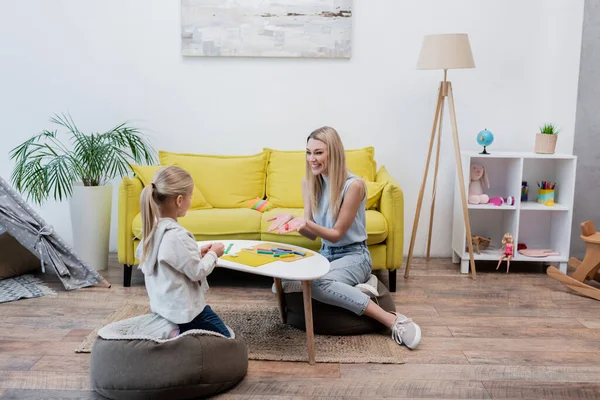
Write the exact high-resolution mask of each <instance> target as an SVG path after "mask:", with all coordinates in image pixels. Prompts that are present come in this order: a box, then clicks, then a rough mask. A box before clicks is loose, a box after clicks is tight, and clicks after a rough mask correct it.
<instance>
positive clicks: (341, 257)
mask: <svg viewBox="0 0 600 400" xmlns="http://www.w3.org/2000/svg"><path fill="white" fill-rule="evenodd" d="M305 162H306V175H305V177H304V179H303V181H302V196H303V200H304V216H303V217H296V218H294V217H293V216H291V215H289V214H279V215H277V216H274V217H272V218H270V219H269V221H272V224H271V226H269V229H268V230H269V231H270V232H272V231H276V233H278V234H287V233H290V232H299V233H300V234H301V235H303V236H305V237H307V238H309V239H311V240H314V239H316V238H317V237H319V238H321V249H320V250H319V253H321V254H322V255H323V256H325V257H326V258H327V259H328V260H329V262H330V264H331V269H330V272H329V273H328V274H327V275H325V276H323V277H322V278H320V279H317V280H314V281H312V283H311V292H312V297H313V298H314V299H315V300H318V301H320V302H322V303H326V304H330V305H333V306H337V307H341V308H343V309H346V310H349V311H351V312H353V313H355V314H356V315H359V316H362V315H364V316H367V317H371V318H373V319H375V320H377V321H379V322H381V323H382V324H384V325H385V326H387V327H388V328H390V329H391V331H392V338H393V339H394V340H395V341H396V342H397V343H398V344H405V345H406V346H407V347H408V348H411V349H414V348H415V347H417V345H418V344H419V341H420V340H421V329H420V328H419V326H418V325H417V324H415V323H414V322H412V320H411V319H410V318H407V317H406V316H404V315H402V314H397V313H391V312H388V311H385V310H384V309H382V308H381V307H380V306H379V305H377V304H376V303H375V302H373V301H372V300H371V299H370V297H369V296H368V295H367V294H365V293H363V292H361V291H360V290H359V289H357V288H356V287H355V286H356V285H358V284H362V283H365V282H366V281H367V280H368V279H369V278H370V276H371V270H372V261H371V254H370V252H369V249H368V247H367V243H366V240H367V230H366V214H365V202H366V199H367V189H366V186H365V182H364V181H363V180H362V179H360V178H359V177H357V176H356V175H354V174H352V173H351V172H350V171H349V170H348V168H347V166H346V156H345V152H344V145H343V144H342V140H341V138H340V136H339V134H338V132H337V131H336V130H335V129H333V128H331V127H328V126H324V127H321V128H319V129H316V130H315V131H313V132H312V133H311V134H310V135H309V136H308V138H307V141H306V161H305Z"/></svg>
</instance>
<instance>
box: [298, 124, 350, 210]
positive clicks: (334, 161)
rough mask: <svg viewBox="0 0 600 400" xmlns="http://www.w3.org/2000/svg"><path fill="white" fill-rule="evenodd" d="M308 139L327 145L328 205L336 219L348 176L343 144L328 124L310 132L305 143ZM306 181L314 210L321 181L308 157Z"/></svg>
mask: <svg viewBox="0 0 600 400" xmlns="http://www.w3.org/2000/svg"><path fill="white" fill-rule="evenodd" d="M310 139H314V140H319V141H321V142H323V143H325V145H326V146H327V177H328V180H329V193H328V195H329V207H331V208H332V213H333V218H334V219H336V218H337V216H338V214H339V212H340V207H341V206H342V202H341V197H342V190H343V189H344V184H345V182H346V179H347V178H348V169H347V168H346V153H345V152H344V145H343V144H342V139H341V138H340V135H339V134H338V133H337V131H336V130H335V129H333V128H331V127H329V126H323V127H321V128H319V129H316V130H314V131H313V132H311V134H310V135H308V138H307V139H306V143H308V141H309V140H310ZM306 183H307V185H306V186H307V188H308V197H309V199H310V204H311V207H312V209H313V210H316V209H317V208H318V205H319V199H320V198H321V195H322V193H323V181H322V179H321V177H320V176H315V175H313V173H312V172H311V168H310V162H309V161H308V157H307V159H306Z"/></svg>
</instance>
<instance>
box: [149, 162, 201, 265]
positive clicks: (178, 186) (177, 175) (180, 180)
mask: <svg viewBox="0 0 600 400" xmlns="http://www.w3.org/2000/svg"><path fill="white" fill-rule="evenodd" d="M193 190H194V180H193V179H192V177H191V176H190V174H189V173H188V172H187V171H185V170H184V169H182V168H180V167H176V166H168V167H163V168H160V169H159V170H158V171H156V174H154V178H153V179H152V183H151V184H149V185H146V187H145V188H144V189H143V190H142V195H141V197H140V210H141V214H142V232H143V235H144V238H143V251H142V258H141V260H140V263H141V262H143V260H144V258H145V257H146V253H147V252H148V249H149V248H150V244H151V243H152V237H153V236H154V231H155V230H156V224H157V220H158V218H159V217H160V206H161V205H162V204H164V203H165V202H166V201H167V200H169V199H172V198H174V197H177V196H179V195H181V196H187V195H191V194H192V191H193Z"/></svg>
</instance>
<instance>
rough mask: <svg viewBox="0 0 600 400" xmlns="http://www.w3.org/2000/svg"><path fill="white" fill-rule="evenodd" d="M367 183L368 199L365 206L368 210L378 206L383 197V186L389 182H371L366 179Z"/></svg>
mask: <svg viewBox="0 0 600 400" xmlns="http://www.w3.org/2000/svg"><path fill="white" fill-rule="evenodd" d="M365 184H366V185H367V201H366V204H365V208H366V209H367V210H369V209H371V208H375V207H377V205H378V204H379V199H380V198H381V193H383V188H384V187H385V185H386V184H387V182H370V181H365Z"/></svg>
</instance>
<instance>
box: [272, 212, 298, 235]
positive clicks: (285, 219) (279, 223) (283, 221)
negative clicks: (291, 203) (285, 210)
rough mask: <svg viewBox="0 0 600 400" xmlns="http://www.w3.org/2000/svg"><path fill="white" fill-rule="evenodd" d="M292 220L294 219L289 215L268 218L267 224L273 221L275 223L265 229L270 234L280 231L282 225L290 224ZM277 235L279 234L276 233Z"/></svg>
mask: <svg viewBox="0 0 600 400" xmlns="http://www.w3.org/2000/svg"><path fill="white" fill-rule="evenodd" d="M292 219H294V216H292V215H290V214H278V215H276V216H274V217H271V218H269V219H268V220H267V221H269V222H270V221H275V222H273V223H272V224H271V225H270V226H269V229H267V232H272V231H274V230H276V229H280V228H281V227H282V226H283V225H285V224H286V223H288V222H290V221H291V220H292ZM277 233H279V232H277Z"/></svg>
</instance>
